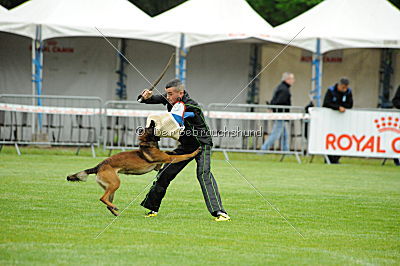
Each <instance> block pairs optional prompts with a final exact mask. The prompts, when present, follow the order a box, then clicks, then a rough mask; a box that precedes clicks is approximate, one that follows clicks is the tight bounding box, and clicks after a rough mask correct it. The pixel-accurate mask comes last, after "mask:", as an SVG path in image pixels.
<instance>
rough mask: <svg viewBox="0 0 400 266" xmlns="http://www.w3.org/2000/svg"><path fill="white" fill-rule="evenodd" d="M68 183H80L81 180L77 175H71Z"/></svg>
mask: <svg viewBox="0 0 400 266" xmlns="http://www.w3.org/2000/svg"><path fill="white" fill-rule="evenodd" d="M67 181H70V182H76V181H80V180H79V178H78V177H77V176H76V175H69V176H67Z"/></svg>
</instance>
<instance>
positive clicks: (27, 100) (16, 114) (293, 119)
mask: <svg viewBox="0 0 400 266" xmlns="http://www.w3.org/2000/svg"><path fill="white" fill-rule="evenodd" d="M39 98H40V105H38V104H39V102H38V100H39ZM32 103H33V104H32ZM225 107H226V105H225V104H210V105H209V106H208V110H204V114H205V116H206V119H208V120H209V123H208V124H209V125H210V130H211V134H212V136H213V141H214V147H215V149H214V150H217V151H218V150H219V151H223V152H224V153H225V154H226V153H227V152H250V153H251V152H257V153H276V154H282V155H287V154H290V155H295V156H296V158H297V159H298V161H299V162H300V159H299V156H301V155H304V154H305V153H306V152H307V151H308V153H309V154H313V155H314V154H315V155H343V156H359V157H376V158H399V157H400V112H399V111H396V110H385V109H376V110H347V111H346V112H345V113H339V112H337V111H333V110H330V109H326V108H311V109H310V115H308V114H306V113H304V108H303V107H288V106H267V105H248V104H232V105H229V107H228V108H225ZM272 108H284V109H288V110H289V111H290V112H287V113H286V112H283V113H282V112H281V113H273V112H271V109H272ZM160 112H165V106H161V105H145V104H139V103H137V102H129V101H109V102H106V103H105V104H104V105H103V103H102V100H101V99H100V98H97V97H63V96H31V95H0V146H1V145H3V144H14V145H15V146H16V148H17V151H18V153H19V149H18V145H29V144H37V145H51V146H52V145H60V146H75V147H78V152H79V147H82V146H90V147H91V148H92V151H93V155H95V154H94V146H99V144H100V143H101V142H103V147H104V149H109V150H112V149H122V150H124V149H131V148H134V147H138V144H139V143H138V142H137V137H136V129H137V128H138V127H144V126H145V123H146V118H147V117H148V116H149V115H150V114H155V113H160ZM309 120H311V125H310V131H309V132H310V133H309V138H308V139H309V141H308V146H307V144H306V143H307V138H306V134H305V133H306V132H307V130H306V125H307V122H308V121H309ZM277 121H282V123H283V124H284V126H285V128H286V130H287V134H288V141H289V149H283V145H282V142H280V141H278V140H277V141H275V143H273V144H272V146H271V147H269V149H268V150H261V147H262V144H263V143H265V141H266V139H268V138H269V137H270V136H271V131H272V128H273V126H274V124H275V123H276V122H277ZM232 131H233V132H234V133H235V131H236V134H234V135H232ZM238 131H241V133H240V132H238ZM246 132H247V133H246ZM249 132H253V134H250V133H249ZM278 139H279V138H278ZM280 139H282V137H281V138H280ZM176 145H177V143H176V141H174V140H172V139H165V138H164V139H162V140H161V142H160V147H161V148H169V149H170V148H174V147H175V146H176Z"/></svg>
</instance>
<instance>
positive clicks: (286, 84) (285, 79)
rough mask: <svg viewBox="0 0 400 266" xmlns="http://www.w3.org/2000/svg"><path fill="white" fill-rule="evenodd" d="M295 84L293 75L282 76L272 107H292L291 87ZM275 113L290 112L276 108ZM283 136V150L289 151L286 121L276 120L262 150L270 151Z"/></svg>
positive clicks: (288, 73) (284, 74)
mask: <svg viewBox="0 0 400 266" xmlns="http://www.w3.org/2000/svg"><path fill="white" fill-rule="evenodd" d="M294 82H295V79H294V75H293V73H290V72H285V73H283V74H282V82H281V83H280V84H279V85H278V87H276V89H275V92H274V95H273V97H272V100H271V103H270V104H271V105H289V106H290V105H292V103H291V97H292V95H291V94H290V86H292V85H293V84H294ZM272 111H273V112H289V109H286V108H274V109H272ZM281 136H282V150H284V151H288V150H289V142H288V133H287V129H286V125H285V120H276V121H275V123H274V126H273V127H272V131H271V135H270V136H269V138H268V139H267V140H266V141H265V142H264V144H263V145H262V147H261V150H268V149H269V148H270V147H271V146H272V145H273V144H274V142H275V141H276V140H277V139H279V138H280V137H281Z"/></svg>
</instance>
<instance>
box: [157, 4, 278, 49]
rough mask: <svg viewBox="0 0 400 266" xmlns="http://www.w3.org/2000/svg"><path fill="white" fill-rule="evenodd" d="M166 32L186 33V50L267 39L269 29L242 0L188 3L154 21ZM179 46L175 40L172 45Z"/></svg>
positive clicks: (270, 29)
mask: <svg viewBox="0 0 400 266" xmlns="http://www.w3.org/2000/svg"><path fill="white" fill-rule="evenodd" d="M154 20H155V21H156V23H157V24H158V25H163V27H165V29H166V30H167V31H170V32H178V33H184V34H185V38H186V40H185V47H191V46H195V45H200V44H205V43H211V42H218V41H228V40H242V39H251V38H260V39H265V40H268V38H270V35H269V34H270V33H271V31H272V26H271V25H269V24H268V22H266V21H265V20H264V19H263V18H262V17H261V16H260V15H259V14H257V12H256V11H254V10H253V9H252V8H251V6H250V5H249V4H248V3H247V2H246V1H245V0H189V1H187V2H184V3H183V4H181V5H179V6H177V7H175V8H172V9H170V10H168V11H166V12H164V13H162V14H160V15H158V16H156V17H155V18H154ZM179 45H180V43H179V40H177V42H176V44H175V46H176V47H178V46H179Z"/></svg>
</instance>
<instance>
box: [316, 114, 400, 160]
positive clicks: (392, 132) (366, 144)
mask: <svg viewBox="0 0 400 266" xmlns="http://www.w3.org/2000/svg"><path fill="white" fill-rule="evenodd" d="M310 115H311V125H310V141H309V145H308V150H309V153H310V154H317V155H339V156H357V157H375V158H400V111H396V110H387V109H386V110H385V109H377V110H346V112H344V113H340V112H338V111H333V110H331V109H327V108H311V109H310Z"/></svg>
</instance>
